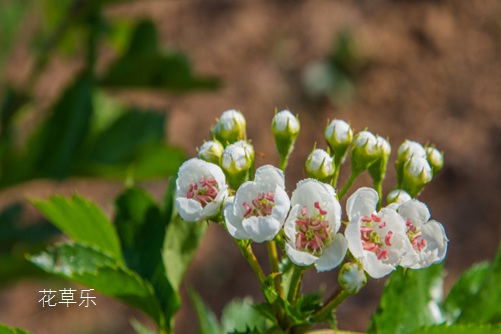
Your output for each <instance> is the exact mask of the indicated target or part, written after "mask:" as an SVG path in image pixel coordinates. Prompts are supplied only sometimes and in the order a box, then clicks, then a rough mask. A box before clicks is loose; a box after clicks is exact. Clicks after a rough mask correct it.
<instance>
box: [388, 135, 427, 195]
mask: <svg viewBox="0 0 501 334" xmlns="http://www.w3.org/2000/svg"><path fill="white" fill-rule="evenodd" d="M414 156H417V157H421V158H426V151H425V150H424V148H423V146H422V145H421V144H420V143H418V142H415V141H411V140H408V139H406V140H405V141H404V142H403V143H402V144H401V145H400V147H399V148H398V158H397V162H396V163H395V168H396V170H397V181H398V186H399V187H400V186H401V185H402V180H403V176H404V174H403V173H404V165H405V163H406V162H407V161H409V159H410V158H412V157H414Z"/></svg>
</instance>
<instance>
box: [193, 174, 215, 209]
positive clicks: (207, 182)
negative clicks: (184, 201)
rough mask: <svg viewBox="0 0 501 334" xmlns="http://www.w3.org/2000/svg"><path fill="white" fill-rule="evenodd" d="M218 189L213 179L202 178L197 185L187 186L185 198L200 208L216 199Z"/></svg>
mask: <svg viewBox="0 0 501 334" xmlns="http://www.w3.org/2000/svg"><path fill="white" fill-rule="evenodd" d="M217 193H218V187H217V181H216V180H215V179H214V178H207V177H205V176H204V177H202V178H201V179H200V181H198V183H192V184H190V185H189V188H188V192H187V193H186V198H189V199H194V200H195V201H197V202H198V203H200V205H202V208H204V207H205V206H206V205H207V204H209V203H212V202H213V201H214V199H215V198H216V197H217Z"/></svg>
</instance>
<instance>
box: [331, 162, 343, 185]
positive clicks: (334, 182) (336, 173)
mask: <svg viewBox="0 0 501 334" xmlns="http://www.w3.org/2000/svg"><path fill="white" fill-rule="evenodd" d="M340 170H341V163H337V164H336V167H335V168H334V175H333V176H332V180H331V186H332V188H334V189H336V186H337V179H338V177H339V171H340Z"/></svg>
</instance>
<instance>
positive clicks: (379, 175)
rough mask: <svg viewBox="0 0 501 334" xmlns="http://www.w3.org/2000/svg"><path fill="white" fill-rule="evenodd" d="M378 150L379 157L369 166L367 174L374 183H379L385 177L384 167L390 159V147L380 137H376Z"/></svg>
mask: <svg viewBox="0 0 501 334" xmlns="http://www.w3.org/2000/svg"><path fill="white" fill-rule="evenodd" d="M376 139H377V142H378V146H379V148H380V157H379V159H377V160H376V162H374V163H373V164H372V165H370V166H369V173H370V174H371V177H372V180H374V182H381V181H382V180H384V177H385V176H386V167H387V166H388V160H389V159H390V154H391V146H390V143H388V141H387V140H386V139H384V138H383V137H381V136H377V137H376Z"/></svg>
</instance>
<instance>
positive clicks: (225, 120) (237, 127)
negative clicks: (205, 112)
mask: <svg viewBox="0 0 501 334" xmlns="http://www.w3.org/2000/svg"><path fill="white" fill-rule="evenodd" d="M210 134H211V137H213V138H216V139H217V140H218V141H219V142H221V143H222V144H223V145H224V146H227V145H228V144H232V143H234V142H236V141H239V140H245V139H246V122H245V117H244V115H242V113H241V112H239V111H237V110H234V109H232V110H227V111H225V112H224V113H223V114H222V115H221V118H220V119H219V120H218V121H217V123H216V125H215V126H214V127H213V128H212V129H211V131H210Z"/></svg>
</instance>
